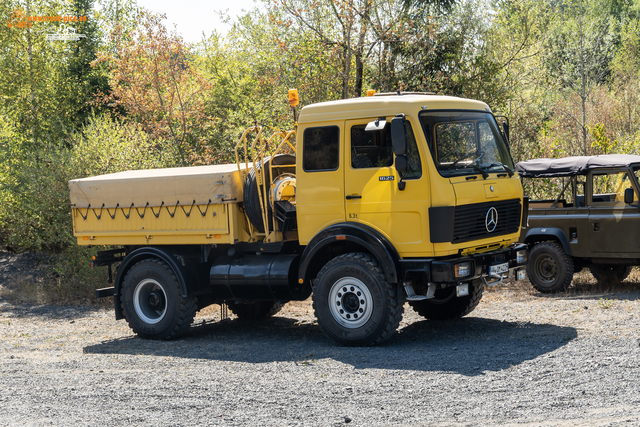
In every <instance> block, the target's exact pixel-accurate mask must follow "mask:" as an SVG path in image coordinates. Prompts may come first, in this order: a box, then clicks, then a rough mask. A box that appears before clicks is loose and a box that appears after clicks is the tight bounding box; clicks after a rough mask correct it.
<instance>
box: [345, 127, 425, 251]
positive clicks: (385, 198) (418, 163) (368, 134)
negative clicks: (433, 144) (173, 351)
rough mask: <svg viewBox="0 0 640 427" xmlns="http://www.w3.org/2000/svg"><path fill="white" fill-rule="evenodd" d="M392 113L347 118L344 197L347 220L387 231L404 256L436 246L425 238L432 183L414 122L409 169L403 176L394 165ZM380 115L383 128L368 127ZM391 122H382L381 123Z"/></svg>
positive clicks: (383, 232)
mask: <svg viewBox="0 0 640 427" xmlns="http://www.w3.org/2000/svg"><path fill="white" fill-rule="evenodd" d="M391 119H392V117H386V118H377V117H371V118H367V119H359V120H348V121H346V123H345V144H344V159H345V168H344V171H345V175H344V182H345V184H344V199H345V214H346V220H347V221H349V222H356V223H360V224H364V225H367V226H369V227H371V228H373V229H375V230H378V231H379V232H380V233H382V234H383V235H384V236H386V237H387V238H388V239H389V240H390V242H391V243H392V244H393V245H394V247H395V248H396V249H397V250H398V252H399V253H400V255H401V256H402V257H405V256H424V255H426V254H427V253H428V252H430V251H432V244H431V243H430V242H429V240H428V239H425V232H427V231H428V230H425V228H426V218H427V212H428V208H429V186H428V183H427V176H426V173H425V172H424V167H423V166H422V159H423V158H424V156H421V155H420V153H419V150H418V148H417V143H416V138H415V136H414V132H413V129H414V128H415V126H411V122H410V121H409V120H407V123H408V128H409V129H408V132H407V133H408V139H409V156H408V158H409V162H408V163H409V165H410V167H409V171H408V172H407V174H406V176H405V179H404V181H405V182H406V186H405V188H404V190H400V189H399V187H398V183H399V182H400V180H401V178H402V177H401V176H399V174H398V172H397V171H396V168H395V167H394V160H395V157H394V154H393V147H392V143H391ZM376 120H378V121H379V124H380V126H379V127H381V129H379V130H372V131H368V130H366V127H367V124H368V123H370V122H374V121H376ZM385 121H386V124H385V125H384V126H382V124H381V123H383V122H385Z"/></svg>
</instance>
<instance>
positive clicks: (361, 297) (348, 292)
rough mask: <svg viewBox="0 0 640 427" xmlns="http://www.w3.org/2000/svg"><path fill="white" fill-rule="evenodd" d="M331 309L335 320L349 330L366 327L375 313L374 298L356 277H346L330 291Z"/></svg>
mask: <svg viewBox="0 0 640 427" xmlns="http://www.w3.org/2000/svg"><path fill="white" fill-rule="evenodd" d="M328 302H329V308H330V310H331V314H332V315H333V318H334V319H335V320H336V321H337V322H338V323H339V324H340V325H342V326H345V327H347V328H358V327H360V326H362V325H364V324H365V323H366V322H367V321H368V320H369V319H370V318H371V314H372V313H373V298H372V297H371V292H369V288H368V287H367V285H365V284H364V282H362V281H361V280H359V279H356V278H355V277H344V278H342V279H340V280H338V281H337V282H335V283H334V284H333V286H332V287H331V290H330V291H329V300H328Z"/></svg>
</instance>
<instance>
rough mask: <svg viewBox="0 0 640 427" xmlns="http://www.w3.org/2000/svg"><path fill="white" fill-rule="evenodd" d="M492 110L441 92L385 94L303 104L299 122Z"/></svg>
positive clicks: (477, 102)
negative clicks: (442, 111) (434, 112)
mask: <svg viewBox="0 0 640 427" xmlns="http://www.w3.org/2000/svg"><path fill="white" fill-rule="evenodd" d="M423 107H426V110H427V111H429V110H476V111H491V110H490V109H489V106H488V105H487V104H485V103H484V102H481V101H475V100H472V99H465V98H457V97H454V96H441V95H415V94H406V95H383V96H368V97H363V98H351V99H341V100H338V101H329V102H320V103H318V104H312V105H307V106H305V107H303V108H302V110H301V112H300V118H299V119H298V123H300V124H304V123H314V122H324V121H337V120H349V119H362V118H372V117H383V116H394V115H396V114H398V113H405V114H407V113H409V112H411V111H416V112H418V111H421V110H424V109H425V108H423Z"/></svg>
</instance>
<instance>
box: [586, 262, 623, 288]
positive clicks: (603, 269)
mask: <svg viewBox="0 0 640 427" xmlns="http://www.w3.org/2000/svg"><path fill="white" fill-rule="evenodd" d="M589 270H591V274H592V275H593V277H595V278H596V280H597V281H598V284H599V285H615V284H617V283H620V282H622V281H623V280H624V279H626V278H627V277H628V276H629V274H631V267H630V266H627V265H605V264H595V265H592V266H590V267H589Z"/></svg>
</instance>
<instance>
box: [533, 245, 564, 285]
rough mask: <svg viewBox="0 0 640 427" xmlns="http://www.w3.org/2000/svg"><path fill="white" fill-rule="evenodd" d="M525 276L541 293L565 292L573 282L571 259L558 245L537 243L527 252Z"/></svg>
mask: <svg viewBox="0 0 640 427" xmlns="http://www.w3.org/2000/svg"><path fill="white" fill-rule="evenodd" d="M527 274H528V275H529V281H530V282H531V285H533V287H534V288H536V289H537V290H538V291H540V292H543V293H552V292H562V291H566V290H567V288H568V287H569V285H571V281H572V280H573V259H572V258H571V257H570V256H569V255H567V254H566V253H565V251H564V250H563V249H562V246H560V244H559V243H557V242H553V241H546V242H540V243H537V244H536V245H535V246H534V247H533V249H531V252H529V262H528V263H527Z"/></svg>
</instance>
